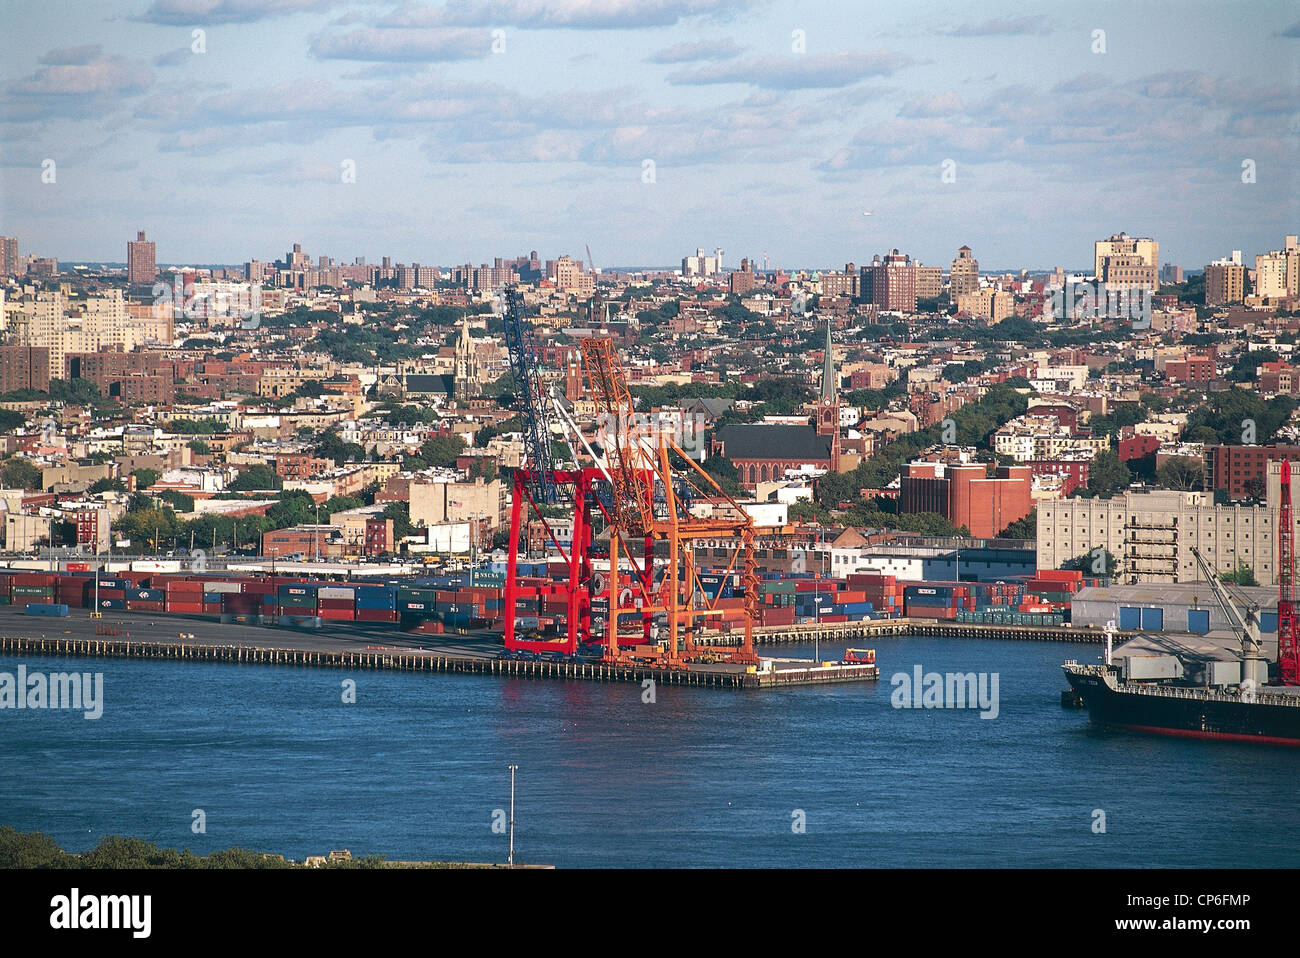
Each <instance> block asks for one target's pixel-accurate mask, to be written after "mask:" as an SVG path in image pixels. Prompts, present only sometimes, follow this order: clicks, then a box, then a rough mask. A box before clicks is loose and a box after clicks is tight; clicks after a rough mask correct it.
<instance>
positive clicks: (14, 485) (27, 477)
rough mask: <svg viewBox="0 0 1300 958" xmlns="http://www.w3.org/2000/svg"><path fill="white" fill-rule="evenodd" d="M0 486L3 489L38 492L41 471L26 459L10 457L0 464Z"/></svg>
mask: <svg viewBox="0 0 1300 958" xmlns="http://www.w3.org/2000/svg"><path fill="white" fill-rule="evenodd" d="M0 486H3V487H4V488H5V489H30V490H32V491H33V492H39V491H40V490H41V470H40V469H38V468H37V467H36V465H35V464H33V463H31V462H29V461H27V460H26V459H21V458H19V457H18V456H10V457H9V458H8V459H6V460H5V461H4V462H3V463H0Z"/></svg>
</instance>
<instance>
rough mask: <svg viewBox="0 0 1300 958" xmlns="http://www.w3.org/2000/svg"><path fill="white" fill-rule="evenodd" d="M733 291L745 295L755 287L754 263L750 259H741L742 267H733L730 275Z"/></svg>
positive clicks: (729, 280)
mask: <svg viewBox="0 0 1300 958" xmlns="http://www.w3.org/2000/svg"><path fill="white" fill-rule="evenodd" d="M728 282H729V285H730V288H731V292H733V293H734V294H736V295H737V296H744V295H745V294H746V293H748V292H749V291H750V290H751V289H753V288H754V283H755V276H754V264H753V263H751V262H750V261H749V260H748V259H742V260H741V261H740V269H733V270H732V271H731V275H730V276H729V277H728Z"/></svg>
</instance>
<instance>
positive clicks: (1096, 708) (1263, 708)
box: [1062, 662, 1300, 745]
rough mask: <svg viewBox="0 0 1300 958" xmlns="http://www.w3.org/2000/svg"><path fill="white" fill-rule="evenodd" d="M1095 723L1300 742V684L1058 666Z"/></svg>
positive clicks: (1189, 734) (1162, 731) (1069, 664)
mask: <svg viewBox="0 0 1300 958" xmlns="http://www.w3.org/2000/svg"><path fill="white" fill-rule="evenodd" d="M1062 668H1063V669H1064V671H1065V678H1066V681H1068V682H1069V683H1070V689H1071V690H1072V691H1073V692H1074V693H1075V694H1076V695H1078V696H1079V698H1080V699H1082V701H1083V704H1084V706H1085V707H1086V708H1087V709H1088V718H1089V720H1090V721H1092V722H1095V723H1097V724H1099V725H1108V726H1112V727H1116V728H1123V729H1130V730H1132V731H1136V732H1152V733H1155V734H1159V735H1176V736H1186V737H1190V738H1210V739H1227V740H1231V741H1249V742H1266V743H1272V744H1277V745H1300V688H1296V687H1295V686H1267V685H1266V686H1263V687H1261V688H1258V689H1253V688H1251V687H1250V686H1249V685H1244V686H1243V685H1235V686H1234V685H1224V686H1212V687H1205V686H1199V685H1191V684H1182V683H1174V682H1163V681H1127V680H1126V679H1125V678H1124V677H1123V673H1122V670H1121V668H1120V667H1119V666H1116V665H1113V664H1111V665H1107V664H1100V665H1080V664H1079V663H1077V662H1066V663H1065V665H1063V666H1062Z"/></svg>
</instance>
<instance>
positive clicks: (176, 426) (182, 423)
mask: <svg viewBox="0 0 1300 958" xmlns="http://www.w3.org/2000/svg"><path fill="white" fill-rule="evenodd" d="M166 428H167V431H168V432H171V433H175V434H176V435H178V436H211V435H214V434H215V433H218V432H221V424H220V423H218V422H216V421H215V420H213V419H173V420H172V421H171V422H169V423H167V427H166Z"/></svg>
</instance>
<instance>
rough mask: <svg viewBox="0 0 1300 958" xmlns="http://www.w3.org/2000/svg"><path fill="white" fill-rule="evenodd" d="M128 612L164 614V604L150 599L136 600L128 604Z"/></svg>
mask: <svg viewBox="0 0 1300 958" xmlns="http://www.w3.org/2000/svg"><path fill="white" fill-rule="evenodd" d="M126 611H128V612H162V611H163V604H162V603H161V602H158V601H154V600H150V599H135V600H133V601H131V602H128V603H127V604H126Z"/></svg>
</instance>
